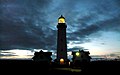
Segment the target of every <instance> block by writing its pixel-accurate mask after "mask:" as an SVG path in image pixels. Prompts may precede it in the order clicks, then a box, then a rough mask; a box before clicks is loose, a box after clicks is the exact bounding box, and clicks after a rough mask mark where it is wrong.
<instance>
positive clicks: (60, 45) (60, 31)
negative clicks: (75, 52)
mask: <svg viewBox="0 0 120 75" xmlns="http://www.w3.org/2000/svg"><path fill="white" fill-rule="evenodd" d="M66 28H67V25H66V23H65V18H64V17H63V16H62V15H61V16H60V17H59V18H58V25H57V62H60V64H66V62H67V61H68V59H67V40H66Z"/></svg>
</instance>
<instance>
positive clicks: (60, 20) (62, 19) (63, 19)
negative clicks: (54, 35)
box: [58, 15, 65, 23]
mask: <svg viewBox="0 0 120 75" xmlns="http://www.w3.org/2000/svg"><path fill="white" fill-rule="evenodd" d="M58 23H65V18H64V17H63V16H62V15H61V16H60V17H59V19H58Z"/></svg>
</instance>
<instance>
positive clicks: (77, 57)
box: [72, 50, 91, 67]
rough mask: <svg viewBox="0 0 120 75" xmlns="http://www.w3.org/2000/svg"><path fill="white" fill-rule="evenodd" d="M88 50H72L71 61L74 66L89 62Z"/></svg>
mask: <svg viewBox="0 0 120 75" xmlns="http://www.w3.org/2000/svg"><path fill="white" fill-rule="evenodd" d="M89 54H90V53H89V51H83V50H81V51H80V50H79V51H75V52H74V51H73V52H72V55H73V58H72V63H73V65H74V66H80V67H81V66H84V65H86V64H88V63H89V62H90V59H91V57H90V56H89Z"/></svg>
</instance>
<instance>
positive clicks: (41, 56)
mask: <svg viewBox="0 0 120 75" xmlns="http://www.w3.org/2000/svg"><path fill="white" fill-rule="evenodd" d="M51 55H52V52H43V51H42V50H41V51H40V52H35V53H34V56H33V58H32V59H33V61H35V62H46V63H51V61H52V58H51Z"/></svg>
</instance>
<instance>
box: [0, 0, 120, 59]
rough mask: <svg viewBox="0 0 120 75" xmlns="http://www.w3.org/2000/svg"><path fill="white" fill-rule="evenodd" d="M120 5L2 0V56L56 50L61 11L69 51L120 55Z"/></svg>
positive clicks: (114, 0)
mask: <svg viewBox="0 0 120 75" xmlns="http://www.w3.org/2000/svg"><path fill="white" fill-rule="evenodd" d="M119 7H120V0H0V58H31V57H32V56H33V54H34V52H35V51H36V50H37V51H39V50H41V49H42V50H45V51H49V52H50V51H52V52H56V49H57V48H56V44H57V41H56V39H57V27H56V26H57V24H58V18H59V17H60V15H63V16H64V17H65V19H66V24H67V49H68V52H71V51H78V50H79V49H84V50H87V51H89V52H90V55H92V56H94V55H95V56H99V55H109V57H118V56H120V8H119ZM68 55H69V53H68ZM53 57H54V56H53Z"/></svg>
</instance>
